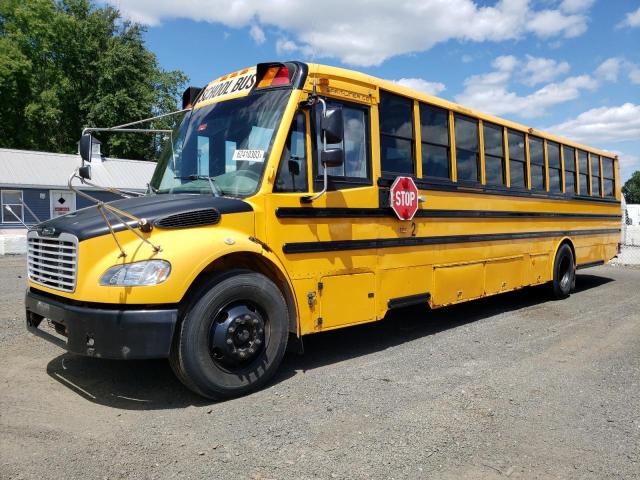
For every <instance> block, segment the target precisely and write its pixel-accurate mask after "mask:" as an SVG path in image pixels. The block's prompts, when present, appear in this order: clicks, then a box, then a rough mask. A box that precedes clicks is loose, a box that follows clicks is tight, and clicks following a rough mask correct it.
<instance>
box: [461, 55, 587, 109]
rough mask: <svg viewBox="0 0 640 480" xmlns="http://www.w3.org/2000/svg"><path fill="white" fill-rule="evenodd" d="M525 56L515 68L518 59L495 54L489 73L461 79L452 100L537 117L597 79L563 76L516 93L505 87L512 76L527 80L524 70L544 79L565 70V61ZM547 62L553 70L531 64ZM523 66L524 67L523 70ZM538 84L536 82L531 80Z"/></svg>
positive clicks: (572, 98) (480, 107)
mask: <svg viewBox="0 0 640 480" xmlns="http://www.w3.org/2000/svg"><path fill="white" fill-rule="evenodd" d="M531 60H532V57H529V58H528V59H527V61H526V62H525V63H524V68H519V67H520V66H521V65H522V62H521V61H519V60H518V59H517V58H516V57H514V56H502V57H497V58H496V59H495V60H494V61H493V63H492V66H493V68H494V69H495V70H494V71H492V72H489V73H485V74H481V75H472V76H471V77H469V78H467V79H466V80H465V81H464V90H463V92H462V93H460V94H459V95H457V96H456V97H455V100H456V101H457V102H459V103H462V104H464V105H469V106H471V107H475V108H477V109H479V110H484V111H487V112H491V113H493V114H495V115H504V114H513V115H518V116H520V117H525V118H526V117H538V116H540V115H543V114H544V113H545V112H546V110H547V109H548V108H550V107H552V106H554V105H558V104H561V103H564V102H568V101H570V100H574V99H576V98H578V97H579V96H580V93H581V92H582V91H583V90H594V89H595V88H597V86H598V82H597V81H596V80H595V79H593V78H592V77H590V76H589V75H579V76H574V77H567V78H565V79H564V80H562V81H559V82H554V83H547V84H546V85H544V86H542V87H541V88H539V89H538V90H535V91H534V92H532V93H530V94H528V95H519V94H517V93H515V92H513V91H510V90H509V88H508V87H509V82H510V81H511V80H512V79H513V78H514V76H516V78H520V79H522V81H523V82H525V83H526V82H527V79H528V77H527V72H534V73H539V74H540V76H542V77H544V76H545V75H546V76H547V79H546V80H549V79H551V78H554V77H555V76H557V75H559V74H560V73H561V72H564V71H567V70H568V68H569V66H568V64H567V65H566V66H565V65H563V63H564V62H562V63H558V62H556V61H554V60H549V59H535V58H533V61H531ZM550 62H555V63H551V64H552V65H553V66H554V67H555V69H553V72H547V73H540V72H539V71H538V69H536V68H535V67H540V66H541V65H543V64H546V65H549V64H550ZM527 67H529V68H528V70H527ZM534 83H538V82H534Z"/></svg>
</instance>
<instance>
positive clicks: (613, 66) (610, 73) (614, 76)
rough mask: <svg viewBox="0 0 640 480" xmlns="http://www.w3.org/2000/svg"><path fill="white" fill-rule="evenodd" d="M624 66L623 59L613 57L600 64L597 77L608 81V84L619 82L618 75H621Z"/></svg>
mask: <svg viewBox="0 0 640 480" xmlns="http://www.w3.org/2000/svg"><path fill="white" fill-rule="evenodd" d="M621 66H622V59H621V58H617V57H611V58H608V59H607V60H605V61H604V62H602V63H601V64H600V66H599V67H598V68H597V69H596V76H597V77H598V78H602V79H604V80H607V81H608V82H617V81H618V74H619V73H620V67H621Z"/></svg>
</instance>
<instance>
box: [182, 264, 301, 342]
mask: <svg viewBox="0 0 640 480" xmlns="http://www.w3.org/2000/svg"><path fill="white" fill-rule="evenodd" d="M238 268H240V269H247V270H252V271H254V272H257V273H261V274H263V275H264V276H266V277H267V278H268V279H269V280H271V281H272V282H273V283H275V284H276V286H277V287H278V289H280V292H282V295H283V296H284V298H285V301H286V302H287V309H288V311H289V332H290V333H293V334H295V335H296V336H298V321H297V311H296V304H295V296H294V295H293V292H292V291H291V288H290V287H289V284H288V282H287V279H286V278H285V277H284V275H283V274H282V272H281V271H280V269H279V268H278V267H276V266H275V265H274V264H273V263H272V262H271V261H269V260H267V259H266V258H265V257H263V256H262V255H258V254H256V253H251V252H236V253H230V254H229V255H225V256H224V257H220V258H218V259H216V260H214V261H213V262H211V263H210V264H209V265H207V267H205V269H204V270H202V272H200V273H199V274H198V276H197V277H196V279H195V280H194V281H193V283H192V284H191V286H190V287H189V289H188V290H187V292H186V293H185V294H184V297H183V298H182V301H181V302H180V303H181V305H182V306H183V307H186V306H187V305H188V304H189V303H190V301H191V299H192V298H194V296H198V293H200V291H201V289H202V288H203V286H204V285H205V284H206V283H207V282H208V280H209V279H210V278H211V277H212V276H214V275H218V274H222V273H224V272H225V271H228V270H233V269H238Z"/></svg>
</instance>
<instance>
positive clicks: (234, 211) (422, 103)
mask: <svg viewBox="0 0 640 480" xmlns="http://www.w3.org/2000/svg"><path fill="white" fill-rule="evenodd" d="M184 107H185V110H186V113H184V118H183V119H182V121H181V123H180V125H179V126H178V127H177V129H176V130H175V131H174V132H172V133H171V135H170V137H171V140H170V141H169V142H168V144H167V146H166V148H165V150H164V151H163V153H162V155H161V156H160V158H159V161H158V165H157V169H156V171H155V173H154V175H153V178H152V180H151V183H150V187H149V191H148V193H147V194H146V195H144V196H142V197H131V198H124V199H122V200H117V201H115V202H112V203H110V204H97V205H96V206H95V207H89V208H86V209H83V210H79V211H77V212H74V213H71V214H69V215H66V216H63V217H60V218H57V219H53V220H50V221H47V222H44V223H42V224H40V225H38V226H37V227H36V228H34V229H32V230H31V231H30V232H29V234H28V269H29V282H28V291H27V294H26V309H27V325H28V328H29V329H31V330H32V331H34V332H35V331H36V330H37V329H38V328H39V325H40V323H41V321H42V320H43V319H48V320H49V322H46V323H48V324H50V325H53V326H54V328H55V330H56V331H57V333H58V334H62V335H64V336H65V337H66V348H67V349H68V350H69V351H71V352H74V353H77V354H82V355H88V356H93V357H99V358H119V359H132V358H162V357H164V358H169V359H170V363H171V366H172V368H173V369H174V371H175V373H176V375H177V376H178V377H179V378H180V380H181V381H182V382H183V383H184V384H185V385H186V386H187V387H188V388H190V389H192V390H193V391H195V392H197V393H198V394H200V395H203V396H205V397H209V398H216V399H219V398H228V397H233V396H238V395H243V394H246V393H248V392H250V391H253V390H255V389H257V388H259V387H261V386H262V385H264V384H265V383H266V382H267V381H268V380H269V378H270V377H272V375H273V374H274V372H275V371H276V369H277V368H278V365H279V364H280V362H281V360H282V358H283V355H284V353H285V350H286V348H287V345H289V346H290V347H291V346H296V345H300V343H301V338H302V337H303V336H304V335H309V334H313V333H318V332H323V331H326V330H333V329H337V328H341V327H347V326H350V325H356V324H362V323H366V322H374V321H376V320H380V319H382V318H383V317H384V316H385V314H386V313H387V312H388V311H389V310H390V309H394V308H398V307H403V306H407V305H413V304H425V305H428V306H429V307H430V308H438V307H443V306H446V305H451V304H456V303H459V302H464V301H468V300H473V299H478V298H482V297H485V296H488V295H494V294H497V293H502V292H508V291H511V290H515V289H519V288H523V287H526V286H530V285H539V284H545V283H549V285H550V288H549V291H550V293H551V294H553V295H555V296H556V297H557V298H563V297H566V296H568V295H569V294H570V293H571V290H572V289H573V288H574V285H575V271H576V269H579V268H582V267H589V266H594V265H598V264H602V263H604V262H606V261H608V260H609V259H611V258H612V257H614V256H615V255H616V253H617V249H618V242H619V237H620V221H621V210H620V198H621V196H620V176H619V167H618V159H617V158H616V156H615V155H613V154H611V153H609V152H606V151H602V150H598V149H595V148H590V147H586V146H583V145H579V144H577V143H576V142H573V141H570V140H567V139H563V138H558V137H556V136H554V135H551V134H547V133H544V132H541V131H539V130H536V129H533V128H529V127H526V126H523V125H520V124H517V123H513V122H509V121H505V120H502V119H499V118H496V117H493V116H491V115H487V114H484V113H481V112H477V111H474V110H471V109H469V108H465V107H463V106H461V105H457V104H455V103H451V102H448V101H445V100H442V99H439V98H436V97H433V96H430V95H426V94H424V93H420V92H417V91H414V90H410V89H408V88H404V87H401V86H399V85H396V84H394V83H392V82H389V81H385V80H381V79H378V78H374V77H372V76H369V75H365V74H362V73H358V72H354V71H350V70H345V69H340V68H334V67H330V66H325V65H316V64H307V63H302V62H285V63H263V64H258V65H257V66H256V67H252V68H247V69H245V70H241V71H238V72H235V73H232V74H230V75H226V76H224V77H221V78H219V79H216V80H215V81H213V82H211V83H210V84H209V85H207V86H206V87H205V88H204V89H194V88H190V89H188V90H187V92H185V96H184ZM95 133H96V132H95V131H94V132H89V133H88V134H86V135H84V136H83V139H82V140H81V153H82V156H83V158H85V159H86V160H87V161H88V160H90V153H89V154H87V148H89V152H90V148H91V134H95ZM87 136H88V137H89V138H88V140H86V137H87ZM85 140H86V141H85ZM87 142H88V145H89V147H87V146H86V145H87ZM88 165H89V164H87V166H88ZM87 166H85V167H83V168H84V169H85V170H84V171H83V170H82V169H80V171H79V173H78V174H76V177H78V178H81V179H83V181H84V180H86V179H88V178H89V176H90V174H89V172H88V171H87ZM398 177H409V178H410V179H411V180H412V181H413V183H414V184H415V185H416V187H417V189H418V191H419V199H420V202H419V206H418V209H417V212H416V213H415V215H414V216H413V218H412V219H411V220H400V219H399V218H398V217H397V216H396V215H395V214H394V212H393V210H392V208H391V207H390V198H389V191H390V188H391V187H392V185H393V183H394V181H395V180H396V179H397V178H398ZM38 333H39V334H40V335H41V336H42V332H41V331H39V332H38Z"/></svg>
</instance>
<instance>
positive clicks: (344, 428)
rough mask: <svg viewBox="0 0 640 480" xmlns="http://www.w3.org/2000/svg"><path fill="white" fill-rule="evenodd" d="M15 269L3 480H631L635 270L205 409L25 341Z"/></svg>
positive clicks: (326, 361)
mask: <svg viewBox="0 0 640 480" xmlns="http://www.w3.org/2000/svg"><path fill="white" fill-rule="evenodd" d="M24 263H25V260H24V258H23V257H4V258H0V286H1V287H2V288H0V364H1V365H2V370H1V371H0V478H2V479H18V478H29V479H31V478H33V479H47V478H56V479H73V478H92V479H94V478H95V479H102V478H105V479H107V478H108V479H119V478H135V479H147V478H158V479H165V478H181V479H188V478H194V479H200V478H203V479H205V478H206V479H231V478H239V479H241V478H253V479H307V478H309V479H311V478H322V479H324V478H327V479H332V478H348V479H351V478H376V479H377V478H395V479H400V478H444V479H477V478H489V479H491V478H506V477H509V478H527V479H529V478H544V479H547V478H553V479H573V478H576V479H598V480H601V479H609V478H612V479H613V478H615V479H623V478H624V479H631V478H640V293H639V291H640V269H633V268H620V267H598V268H593V269H589V270H584V271H580V272H579V273H580V274H579V276H578V281H577V289H578V291H577V292H576V293H575V294H573V295H572V296H571V297H570V298H569V299H567V300H564V301H552V300H550V298H549V295H548V291H547V289H545V288H540V287H538V288H530V289H525V290H522V291H519V292H515V293H511V294H505V295H502V296H498V297H493V298H490V299H486V300H482V301H477V302H472V303H468V304H465V305H461V306H457V307H453V308H447V309H443V310H440V311H437V312H429V311H427V310H426V309H423V308H414V309H408V310H402V311H398V312H396V313H395V314H394V315H392V316H390V317H389V318H387V319H386V320H384V321H383V322H379V323H377V324H372V325H366V326H361V327H356V328H351V329H347V330H343V331H338V332H333V333H326V334H321V335H317V336H313V337H309V338H308V339H306V340H305V350H306V353H305V354H304V355H297V354H288V356H287V357H286V358H285V362H284V365H283V366H282V368H281V370H280V373H279V375H278V376H277V378H276V380H275V381H274V382H272V383H271V384H270V385H269V386H268V387H267V388H265V389H264V390H262V391H260V392H258V393H255V394H253V395H250V396H248V397H245V398H240V399H236V400H231V401H227V402H222V403H211V402H209V401H205V400H203V399H201V398H199V397H197V396H195V395H193V394H191V393H190V392H189V391H187V390H186V389H185V388H183V387H182V385H181V384H180V383H178V381H177V380H176V379H175V378H174V377H173V375H172V373H171V370H170V368H169V366H168V364H167V362H165V361H135V362H118V361H107V360H98V359H91V358H83V357H78V356H74V355H70V354H67V353H65V352H64V351H63V350H61V349H60V348H58V347H57V346H55V345H52V344H50V343H47V342H45V341H44V340H42V339H40V338H38V337H35V336H33V335H31V334H28V333H27V332H26V331H25V328H24V310H23V304H22V301H23V298H22V297H23V291H24V278H23V277H24V272H25V265H24Z"/></svg>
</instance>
